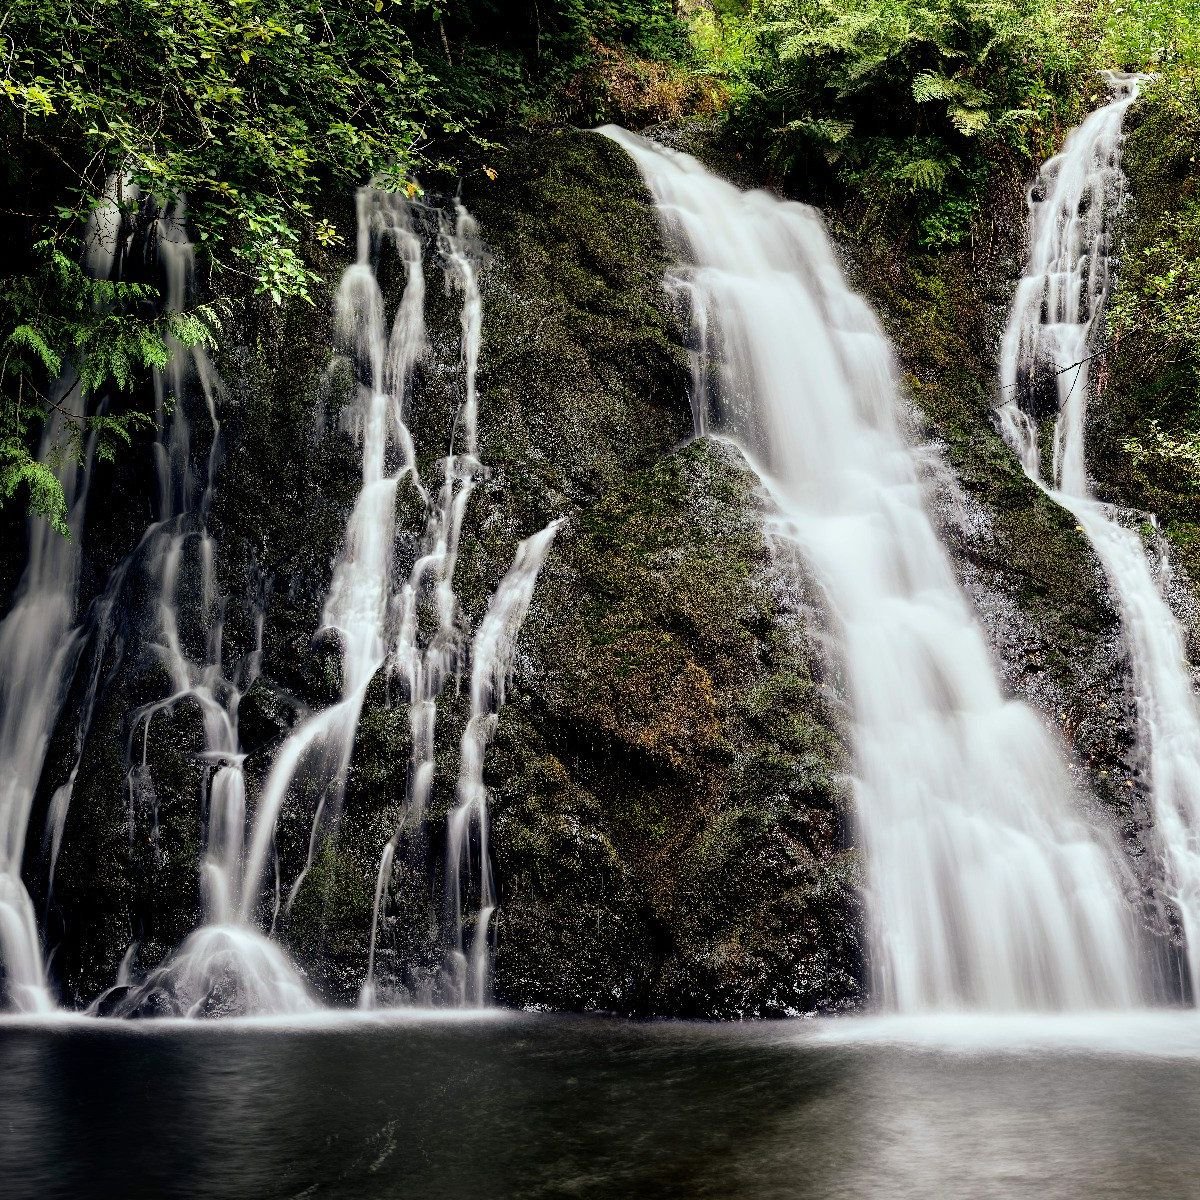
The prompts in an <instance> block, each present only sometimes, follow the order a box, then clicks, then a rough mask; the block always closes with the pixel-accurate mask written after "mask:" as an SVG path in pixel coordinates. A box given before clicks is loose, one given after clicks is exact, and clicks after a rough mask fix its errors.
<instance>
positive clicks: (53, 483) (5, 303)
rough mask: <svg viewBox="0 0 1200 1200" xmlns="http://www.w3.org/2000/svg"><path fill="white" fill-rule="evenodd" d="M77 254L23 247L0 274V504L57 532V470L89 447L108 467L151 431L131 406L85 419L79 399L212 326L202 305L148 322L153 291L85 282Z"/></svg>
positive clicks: (124, 381)
mask: <svg viewBox="0 0 1200 1200" xmlns="http://www.w3.org/2000/svg"><path fill="white" fill-rule="evenodd" d="M78 250H79V247H78V246H77V245H74V244H71V243H70V242H69V241H59V242H56V241H54V240H51V239H44V240H42V241H39V242H37V243H35V244H34V246H33V247H32V262H31V264H30V268H29V270H27V271H24V272H21V273H19V274H14V275H8V276H0V329H4V330H7V333H6V334H5V335H4V336H3V341H2V342H0V354H2V356H3V357H2V358H0V398H2V399H3V407H0V502H4V501H8V500H11V499H12V498H13V497H14V496H16V495H18V494H23V495H25V496H26V497H27V499H28V504H29V507H30V509H31V510H32V511H33V512H35V513H37V514H39V515H40V516H43V517H45V518H47V519H48V520H49V521H51V522H52V523H53V525H54V526H55V528H56V529H58V530H59V531H60V532H61V533H64V534H65V533H66V532H67V526H66V502H65V499H64V496H63V488H62V484H61V482H60V480H59V475H58V470H59V468H61V467H62V466H64V465H69V464H72V463H78V462H81V461H82V459H83V456H84V447H85V443H86V442H89V441H90V442H91V443H92V446H93V452H94V454H95V455H96V456H97V457H98V458H99V459H101V460H108V459H111V458H112V457H113V454H114V452H115V450H116V449H117V448H119V447H120V446H123V445H124V446H128V445H129V444H130V443H131V441H132V437H133V434H134V433H135V432H136V431H137V430H139V429H144V428H146V427H148V426H150V425H152V424H153V418H152V417H151V416H150V414H148V413H145V412H142V411H140V410H138V409H136V408H134V409H128V410H126V411H123V412H120V413H112V412H108V411H100V412H94V413H91V414H90V415H89V414H88V411H87V409H88V405H87V401H88V398H89V397H90V396H91V395H92V394H93V393H96V392H100V391H106V392H116V393H120V392H128V391H130V390H131V389H132V388H133V386H134V385H135V383H136V382H137V381H138V380H139V378H140V377H141V376H142V375H143V373H144V372H146V371H148V370H151V369H153V368H161V367H164V366H166V364H167V362H168V360H169V358H170V344H171V342H173V341H174V342H179V343H181V344H183V345H186V346H195V345H199V344H202V343H208V342H211V340H212V336H213V332H214V330H215V329H216V327H217V318H216V314H215V312H214V311H213V309H212V308H211V307H210V306H201V307H199V308H197V309H195V310H193V311H190V312H181V313H175V312H167V313H162V314H155V313H154V308H155V304H154V302H155V300H156V299H157V293H156V292H155V289H153V288H152V287H149V286H147V285H146V284H139V283H123V282H115V283H114V282H111V281H109V280H102V279H93V278H91V277H90V276H88V275H87V274H86V273H85V272H84V271H83V269H82V268H81V267H80V265H79V258H80V255H79V253H78ZM67 251H73V253H68V252H67ZM145 306H149V307H150V315H146V314H145V313H143V312H141V311H140V310H141V309H142V308H144V307H145ZM52 417H53V418H55V419H54V421H53V423H52V424H50V425H48V424H47V422H48V421H49V420H50V418H52ZM42 426H46V427H48V428H52V429H53V430H55V436H54V437H53V439H51V440H50V442H49V444H48V445H47V446H45V448H44V449H45V455H44V457H45V461H37V460H36V459H35V458H34V457H33V455H32V453H31V451H30V446H31V443H32V441H33V437H34V434H35V431H36V430H37V428H39V427H42Z"/></svg>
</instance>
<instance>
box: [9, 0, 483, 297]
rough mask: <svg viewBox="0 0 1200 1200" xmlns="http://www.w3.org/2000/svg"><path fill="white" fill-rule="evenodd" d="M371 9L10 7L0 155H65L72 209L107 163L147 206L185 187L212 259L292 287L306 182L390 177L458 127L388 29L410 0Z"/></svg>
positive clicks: (319, 0) (268, 0)
mask: <svg viewBox="0 0 1200 1200" xmlns="http://www.w3.org/2000/svg"><path fill="white" fill-rule="evenodd" d="M380 7H381V8H382V11H376V6H374V5H372V4H370V3H364V2H355V0H339V2H334V0H329V2H323V0H301V2H298V3H296V2H286V0H86V2H85V3H84V4H82V5H69V4H62V3H58V2H57V0H15V2H14V3H13V4H12V5H11V6H10V8H9V10H8V13H7V17H6V20H5V22H4V24H3V26H2V28H0V50H2V51H3V56H4V62H5V74H4V79H3V81H2V83H0V87H2V88H3V91H4V93H5V95H6V96H7V97H8V103H7V104H5V105H4V106H3V117H2V118H0V119H2V124H0V136H2V137H3V140H4V148H5V150H6V152H7V153H8V154H10V155H15V156H19V157H27V158H28V157H34V156H36V155H37V153H38V152H41V154H42V155H44V156H46V157H48V158H50V159H51V160H57V161H60V162H62V163H64V164H66V165H67V166H68V168H69V170H70V175H71V178H70V192H69V194H70V196H71V198H72V202H73V212H74V214H75V215H76V216H77V217H82V216H83V215H85V214H86V212H87V211H88V209H89V208H90V206H91V204H92V202H93V200H94V198H95V197H96V196H98V195H99V194H100V192H101V189H102V186H103V181H104V178H105V176H106V174H107V173H109V172H111V171H120V172H122V173H124V174H126V175H127V176H128V177H130V179H131V180H132V182H133V183H135V184H136V185H137V186H138V187H139V188H141V189H142V191H143V193H145V194H147V195H150V196H154V197H157V198H159V199H160V200H164V201H168V200H174V199H176V198H178V197H180V196H183V195H186V196H187V197H188V202H189V206H190V210H191V213H192V217H193V220H194V222H195V224H196V226H197V228H198V229H199V230H200V233H201V236H202V237H203V238H205V239H206V240H208V241H209V242H210V243H215V244H217V245H219V246H220V249H221V251H225V250H228V251H231V252H232V255H231V256H227V255H225V254H223V253H218V254H217V255H216V261H217V262H219V263H222V264H223V265H226V266H230V267H234V268H236V269H239V270H243V271H246V272H249V273H250V274H251V275H252V276H253V277H254V278H255V280H256V282H257V286H258V288H259V289H260V290H262V291H268V292H270V293H271V294H272V295H275V296H277V297H282V296H283V295H284V294H300V295H306V294H307V290H308V287H309V283H310V281H311V278H312V275H311V271H310V269H309V268H308V266H307V265H306V263H305V262H304V258H303V255H302V250H301V231H302V230H303V228H304V227H305V225H306V223H307V219H308V217H309V214H310V213H311V205H312V203H313V201H314V200H315V198H316V197H317V196H318V195H319V193H320V190H321V189H322V188H323V187H324V186H326V185H327V184H329V183H333V184H334V185H335V186H342V187H346V188H350V187H353V186H355V185H357V184H359V183H362V182H363V181H364V180H366V179H368V178H370V177H371V176H379V177H380V178H382V179H384V180H385V181H387V182H388V183H390V184H393V185H396V186H403V185H404V184H405V183H406V182H408V180H409V178H410V176H411V172H412V170H413V168H414V166H416V165H417V164H418V163H420V162H422V161H423V147H424V146H425V145H426V144H427V143H428V141H429V139H430V137H431V136H432V135H433V134H434V133H435V132H449V131H455V130H457V129H459V128H461V125H460V123H459V122H456V121H455V120H454V119H453V118H451V117H450V116H449V115H448V114H447V113H446V112H445V111H444V110H443V109H442V108H441V107H440V105H439V104H438V102H437V100H436V98H435V97H434V95H433V87H434V83H433V80H432V78H431V76H430V75H429V74H428V73H427V72H426V71H425V70H424V69H423V68H421V67H420V66H418V65H417V63H416V62H415V60H414V58H413V55H412V49H411V46H410V45H409V42H408V40H407V38H406V37H405V35H404V32H403V30H402V28H400V26H399V25H398V18H399V17H400V16H401V15H402V14H403V13H404V11H405V10H407V9H409V8H410V6H409V5H408V4H400V3H395V2H391V0H390V2H389V4H388V5H387V6H386V7H383V6H380ZM418 7H425V6H424V5H423V4H419V5H418ZM214 248H215V246H214Z"/></svg>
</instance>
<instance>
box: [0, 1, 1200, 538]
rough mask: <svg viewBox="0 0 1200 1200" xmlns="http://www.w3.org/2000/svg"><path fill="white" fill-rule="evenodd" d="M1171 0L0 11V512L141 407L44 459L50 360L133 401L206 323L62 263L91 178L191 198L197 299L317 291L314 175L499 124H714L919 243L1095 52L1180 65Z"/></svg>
mask: <svg viewBox="0 0 1200 1200" xmlns="http://www.w3.org/2000/svg"><path fill="white" fill-rule="evenodd" d="M1185 8H1186V5H1181V4H1177V3H1168V2H1167V0H1140V2H1132V0H1131V2H1130V3H1128V4H1121V5H1118V4H1117V3H1116V0H1100V4H1099V7H1097V6H1096V0H515V2H514V0H295V2H294V3H284V2H283V0H72V2H71V3H59V2H57V0H9V3H8V6H7V8H6V9H5V10H4V12H3V15H2V17H0V56H2V58H3V67H2V69H0V91H2V92H3V95H2V96H0V146H2V148H3V151H4V158H5V162H6V166H7V170H6V176H7V177H6V180H5V183H6V191H7V194H8V196H9V198H10V199H9V205H8V208H7V212H6V213H5V214H4V217H5V223H6V229H5V233H6V240H7V241H8V243H9V245H10V246H12V247H13V248H14V249H15V251H16V252H15V254H14V255H13V256H12V259H11V265H10V266H9V267H7V268H6V269H5V270H4V271H3V273H0V343H2V347H0V350H2V354H0V503H3V501H4V500H7V499H11V498H13V497H19V498H20V499H22V500H24V501H26V502H28V503H30V504H31V505H32V507H33V509H34V510H35V511H37V512H41V513H43V514H44V515H46V516H48V517H49V518H50V519H52V520H55V521H57V522H58V523H59V524H60V525H61V524H62V519H63V516H64V508H63V497H62V490H61V487H60V485H59V483H58V480H57V478H56V474H55V471H54V467H55V463H56V459H61V458H62V457H63V456H64V455H65V456H68V457H71V456H74V457H76V458H77V457H78V456H79V455H80V453H81V450H82V447H83V445H84V443H85V440H86V435H87V434H89V433H95V434H97V435H99V436H100V444H101V446H102V452H105V453H108V452H111V449H112V448H113V447H114V446H116V445H118V444H119V443H120V442H121V441H122V440H125V441H127V440H128V439H129V437H130V434H131V431H132V430H133V429H134V428H136V427H137V426H138V425H139V424H142V425H144V424H146V423H147V422H148V421H149V418H148V417H147V416H146V415H145V414H140V413H137V412H135V411H130V408H131V406H130V404H129V402H128V401H126V402H124V407H122V404H120V403H118V404H116V405H110V406H109V408H108V410H107V411H106V413H105V415H104V416H102V417H101V416H97V415H95V414H94V413H93V415H90V416H86V417H75V416H71V415H69V413H68V414H66V415H65V416H64V433H63V435H62V437H61V438H59V440H58V442H57V443H56V444H53V445H50V446H48V447H46V448H45V450H44V451H43V452H42V454H41V456H40V458H39V457H38V456H37V455H36V454H35V449H34V447H35V445H36V443H37V440H38V436H39V432H40V430H41V428H42V426H43V425H44V423H45V421H46V418H47V417H48V416H49V415H50V413H51V412H52V411H53V410H54V408H55V406H56V404H57V405H59V406H60V407H62V406H61V402H60V401H59V400H58V399H56V398H55V396H54V391H53V390H54V386H55V383H56V380H57V378H58V377H59V375H60V374H61V371H62V370H63V369H64V368H66V367H71V366H74V367H75V368H76V369H77V370H78V371H79V374H80V382H79V385H78V386H79V387H80V388H81V389H83V390H85V391H90V392H103V391H108V392H109V393H113V392H120V391H122V390H125V391H127V390H128V388H129V386H130V385H131V384H133V383H135V382H136V381H137V380H138V379H140V378H144V377H145V374H146V373H147V372H148V371H149V370H150V369H151V368H153V367H154V366H155V365H156V364H158V363H160V362H161V361H162V359H163V357H164V356H165V354H166V347H167V344H168V338H170V337H172V336H173V337H176V338H183V339H184V340H192V341H196V340H201V339H204V338H206V337H210V336H212V330H213V326H214V324H215V317H214V311H213V310H212V309H208V310H204V311H193V312H191V313H187V314H184V315H183V316H182V317H178V316H177V317H172V318H167V319H165V320H164V319H163V318H162V317H161V315H160V314H159V313H158V305H156V303H155V295H154V288H153V286H152V285H151V283H148V282H146V281H144V280H143V281H141V282H140V283H137V284H136V285H135V286H133V287H130V286H128V285H121V287H114V286H113V285H111V284H107V283H102V284H100V285H97V286H92V285H81V284H80V274H79V271H78V269H77V268H76V267H74V266H73V265H72V264H74V263H77V262H78V261H79V259H80V252H79V240H80V237H81V233H82V230H83V228H84V224H85V220H86V217H87V216H88V214H89V213H90V212H91V211H92V210H93V209H94V207H95V206H96V205H97V204H98V203H100V202H101V201H102V198H103V196H104V194H105V189H106V181H109V180H113V179H122V178H123V179H124V180H125V181H126V184H127V185H126V186H124V187H123V188H122V189H121V196H122V198H123V199H122V203H123V204H124V205H125V206H126V208H127V209H128V210H129V211H130V212H131V213H132V212H133V211H134V210H135V209H136V208H137V206H138V205H139V204H140V203H141V202H142V201H143V200H144V199H145V198H146V197H152V198H154V199H155V200H156V201H157V202H158V203H159V204H160V205H168V204H172V203H175V202H177V201H179V200H180V198H182V197H184V196H186V197H187V205H188V219H189V222H190V225H191V227H192V229H193V232H194V235H195V237H196V239H197V241H198V243H199V245H200V248H201V252H202V253H201V260H202V264H203V265H204V267H205V270H206V277H207V280H208V284H209V293H210V294H211V295H212V296H214V297H220V296H222V295H229V294H231V293H242V292H244V291H245V290H246V288H247V287H250V288H252V289H255V290H258V291H260V292H263V293H266V294H269V295H270V296H271V297H273V298H275V299H276V300H282V299H283V298H285V297H287V296H300V297H306V296H308V295H309V293H310V290H311V288H312V286H313V283H314V280H315V276H314V269H315V268H314V264H315V262H316V261H317V259H318V258H319V255H320V252H321V250H322V249H323V248H324V247H327V246H329V245H330V244H332V243H335V242H336V241H337V240H338V236H339V235H338V233H337V232H336V231H335V229H334V228H333V226H332V225H331V224H329V223H328V221H326V220H324V219H323V218H322V217H321V216H320V215H319V214H318V212H317V208H316V206H317V201H318V199H319V198H320V197H322V196H325V195H328V194H329V193H330V192H342V193H344V192H348V191H349V190H351V189H352V188H353V187H354V186H356V185H358V184H360V183H362V182H364V181H366V180H368V179H374V180H376V181H377V182H378V183H379V184H380V185H381V186H385V187H393V188H398V189H406V190H408V191H410V192H412V193H413V194H416V193H417V192H418V191H419V189H420V180H422V179H424V180H426V181H428V180H429V179H430V178H432V177H434V176H436V175H437V174H438V173H439V171H441V170H442V169H443V168H446V167H450V168H452V169H454V170H455V171H456V172H460V171H461V170H463V169H469V170H471V171H475V172H481V171H482V172H487V171H489V170H491V167H489V165H488V162H489V157H490V153H489V147H490V146H491V145H492V144H493V143H494V142H495V141H497V140H503V139H504V137H505V131H506V130H509V129H511V128H512V127H513V126H516V125H528V124H536V123H539V122H546V121H551V122H568V123H576V124H592V123H595V122H597V121H600V120H606V119H618V120H624V121H626V122H627V123H630V124H634V125H646V124H651V123H654V122H656V121H660V120H678V119H681V118H685V117H702V118H705V119H711V118H714V117H716V118H717V119H718V121H719V123H720V125H721V128H722V130H723V137H724V139H725V140H726V141H727V142H728V143H730V144H732V145H734V146H737V147H740V149H741V152H742V153H743V155H744V156H750V157H752V158H753V159H754V161H756V162H766V163H768V164H770V167H771V170H773V172H774V174H775V175H776V177H777V178H778V179H779V181H780V182H781V183H783V184H785V185H787V184H789V183H795V182H797V181H798V180H801V179H803V181H804V192H805V194H806V195H821V194H822V193H827V194H829V195H832V196H840V197H842V198H846V197H852V198H853V200H854V203H855V205H856V206H857V209H858V211H859V212H860V213H861V215H862V216H863V217H864V219H865V220H866V221H867V223H871V222H872V221H874V222H876V223H878V222H880V221H884V222H887V223H889V224H891V225H898V226H899V227H901V228H903V229H904V230H910V231H911V232H912V233H913V234H914V235H915V236H916V238H917V240H918V241H919V242H920V243H921V244H923V245H924V246H926V247H928V248H931V249H935V250H936V249H939V248H944V247H949V246H953V245H955V244H958V243H959V242H961V241H962V240H963V239H964V237H965V236H966V234H967V231H968V230H969V228H970V223H971V220H972V218H973V217H974V215H975V213H976V212H977V209H978V206H979V204H980V203H981V200H982V197H983V196H984V195H985V192H986V185H987V182H988V179H989V177H990V175H991V173H992V172H994V170H995V168H996V166H997V164H998V163H1003V162H1005V161H1014V160H1015V161H1020V160H1022V159H1030V158H1034V157H1039V156H1043V155H1045V154H1047V153H1048V152H1050V150H1051V149H1052V148H1053V146H1054V145H1056V144H1057V142H1058V140H1059V139H1060V138H1061V136H1062V133H1063V131H1064V129H1065V127H1066V125H1068V124H1069V123H1070V122H1072V121H1073V120H1075V119H1076V117H1077V116H1078V115H1079V112H1080V109H1081V106H1082V104H1083V103H1084V102H1085V101H1086V98H1087V95H1088V90H1089V84H1088V77H1089V72H1090V71H1091V70H1092V69H1093V68H1094V67H1095V66H1097V65H1104V64H1106V63H1108V62H1114V63H1115V62H1117V61H1118V60H1119V61H1121V62H1125V61H1129V62H1132V63H1136V64H1137V65H1143V64H1144V63H1145V62H1147V61H1154V62H1164V61H1176V60H1179V59H1180V58H1181V56H1182V55H1183V51H1182V50H1181V49H1180V48H1181V47H1183V46H1184V45H1185V43H1186V46H1187V47H1188V48H1189V52H1190V47H1192V46H1193V44H1194V35H1192V34H1191V33H1190V32H1189V26H1188V23H1187V19H1186V14H1185V12H1184V9H1185ZM1102 60H1103V61H1102ZM110 190H111V189H110ZM1166 269H1168V270H1169V267H1168V268H1166ZM1165 277H1166V276H1163V278H1165ZM130 282H131V283H133V282H134V281H130ZM1149 294H1150V293H1148V295H1149ZM85 358H86V359H87V360H88V363H89V365H87V366H84V365H83V362H84V359H85ZM94 407H95V406H94V405H93V409H94ZM133 407H136V406H133Z"/></svg>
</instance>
